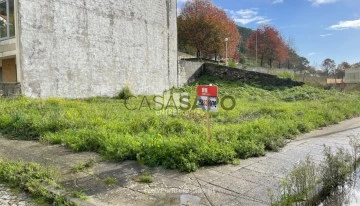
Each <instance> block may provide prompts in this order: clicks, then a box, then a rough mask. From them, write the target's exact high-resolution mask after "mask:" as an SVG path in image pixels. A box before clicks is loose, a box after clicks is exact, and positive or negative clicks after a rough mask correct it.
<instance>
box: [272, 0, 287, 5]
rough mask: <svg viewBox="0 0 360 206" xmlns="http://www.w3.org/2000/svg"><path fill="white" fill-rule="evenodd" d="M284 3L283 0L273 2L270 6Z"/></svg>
mask: <svg viewBox="0 0 360 206" xmlns="http://www.w3.org/2000/svg"><path fill="white" fill-rule="evenodd" d="M281 3H284V0H273V2H272V4H281Z"/></svg>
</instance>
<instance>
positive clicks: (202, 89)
mask: <svg viewBox="0 0 360 206" xmlns="http://www.w3.org/2000/svg"><path fill="white" fill-rule="evenodd" d="M196 90H197V95H198V96H205V97H217V96H218V87H217V86H203V85H200V86H198V87H197V89H196Z"/></svg>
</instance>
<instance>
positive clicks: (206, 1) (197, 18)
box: [178, 0, 240, 59]
mask: <svg viewBox="0 0 360 206" xmlns="http://www.w3.org/2000/svg"><path fill="white" fill-rule="evenodd" d="M225 38H228V39H229V41H228V56H229V57H230V58H236V57H237V58H238V57H239V55H238V46H239V44H240V34H239V31H238V29H237V27H236V25H235V23H234V22H233V21H232V20H231V19H229V18H228V16H227V15H226V13H225V11H224V10H222V9H219V8H217V7H216V6H214V5H213V4H212V3H211V1H210V0H192V1H188V2H187V3H186V4H185V7H184V8H183V9H182V10H181V12H180V15H179V16H178V39H179V48H180V49H181V50H191V51H193V52H196V53H197V56H198V57H208V58H212V57H215V59H216V58H217V57H219V56H222V57H225V52H226V51H225V47H226V46H225Z"/></svg>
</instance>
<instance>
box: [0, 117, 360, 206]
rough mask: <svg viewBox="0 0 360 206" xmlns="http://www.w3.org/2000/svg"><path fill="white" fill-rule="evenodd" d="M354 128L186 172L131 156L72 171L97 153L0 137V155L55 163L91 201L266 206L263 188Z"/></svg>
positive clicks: (358, 129) (359, 128) (344, 143)
mask: <svg viewBox="0 0 360 206" xmlns="http://www.w3.org/2000/svg"><path fill="white" fill-rule="evenodd" d="M359 133H360V118H355V119H352V120H347V121H344V122H342V123H340V124H338V125H335V126H331V127H327V128H324V129H322V130H317V131H314V132H311V133H309V134H306V135H303V136H301V137H299V138H298V139H297V140H295V141H292V142H290V143H289V144H288V145H287V146H286V147H285V148H283V149H282V150H281V151H280V152H277V153H273V152H271V153H267V155H266V156H265V157H260V158H250V159H247V160H242V161H241V163H240V165H223V166H216V167H215V166H214V167H206V168H201V169H199V170H198V171H196V172H194V173H190V174H187V173H179V172H177V171H170V170H164V169H161V168H156V169H149V168H147V167H144V166H141V165H139V164H138V163H136V162H132V161H126V162H123V163H110V162H99V163H98V164H96V165H95V166H93V167H92V168H91V169H90V170H87V171H84V172H80V173H77V174H72V173H70V168H71V167H72V166H74V165H76V164H78V163H81V162H84V161H87V160H89V159H94V158H95V159H98V160H99V156H98V155H97V154H94V153H78V154H74V153H72V152H70V151H69V150H67V149H65V148H63V147H61V146H46V145H41V144H39V143H37V142H29V141H16V140H7V139H3V138H0V156H1V157H7V158H10V159H12V160H19V159H22V160H25V161H35V162H40V163H42V164H43V165H47V166H55V167H58V168H59V171H61V173H62V174H63V176H62V178H61V179H60V181H61V182H62V184H63V185H65V186H66V187H68V188H77V189H82V190H83V191H85V193H86V194H87V195H88V196H89V198H88V201H90V202H92V203H93V204H95V205H164V206H165V205H186V204H187V203H192V205H269V198H268V190H269V189H273V190H274V191H276V189H277V187H278V185H279V183H280V180H281V178H283V177H285V176H286V175H287V173H288V172H289V170H290V169H291V168H292V167H293V165H294V164H295V163H297V162H298V161H300V160H304V159H305V158H306V157H307V155H310V156H312V157H313V159H314V160H315V161H317V162H319V161H321V160H322V158H323V156H322V151H323V148H324V145H327V146H330V147H332V148H334V149H335V148H337V147H344V148H348V149H350V146H349V137H348V136H349V135H355V134H359ZM144 172H148V173H151V174H152V175H153V177H154V182H153V183H150V184H141V183H137V182H135V181H134V179H135V178H136V177H138V176H139V175H141V174H143V173H144ZM107 177H112V178H116V182H117V183H116V184H114V185H106V184H105V183H104V179H106V178H107Z"/></svg>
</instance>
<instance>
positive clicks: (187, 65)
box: [178, 60, 204, 86]
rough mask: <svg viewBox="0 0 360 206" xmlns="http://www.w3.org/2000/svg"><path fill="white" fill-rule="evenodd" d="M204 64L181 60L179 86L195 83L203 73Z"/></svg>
mask: <svg viewBox="0 0 360 206" xmlns="http://www.w3.org/2000/svg"><path fill="white" fill-rule="evenodd" d="M203 65H204V63H203V62H195V61H186V60H179V65H178V68H179V86H185V85H189V84H191V83H193V82H194V81H195V80H196V79H197V78H198V77H199V75H200V74H202V72H203Z"/></svg>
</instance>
